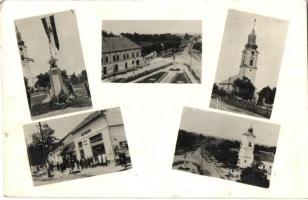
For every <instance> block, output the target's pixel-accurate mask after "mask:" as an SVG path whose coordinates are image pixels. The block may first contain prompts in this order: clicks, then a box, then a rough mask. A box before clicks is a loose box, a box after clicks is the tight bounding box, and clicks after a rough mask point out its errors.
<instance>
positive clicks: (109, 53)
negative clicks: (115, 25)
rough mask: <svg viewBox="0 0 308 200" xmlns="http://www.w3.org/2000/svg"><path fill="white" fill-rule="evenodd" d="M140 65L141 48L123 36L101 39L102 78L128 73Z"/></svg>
mask: <svg viewBox="0 0 308 200" xmlns="http://www.w3.org/2000/svg"><path fill="white" fill-rule="evenodd" d="M141 64H142V57H141V46H139V45H138V44H136V43H134V42H133V41H131V40H129V39H128V38H126V37H123V36H119V37H103V40H102V78H106V77H109V76H112V75H116V74H118V73H121V72H125V71H128V70H129V69H133V68H134V67H137V66H139V65H141Z"/></svg>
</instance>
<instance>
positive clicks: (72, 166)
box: [70, 159, 75, 174]
mask: <svg viewBox="0 0 308 200" xmlns="http://www.w3.org/2000/svg"><path fill="white" fill-rule="evenodd" d="M74 168H75V163H74V161H73V159H71V160H70V174H72V173H73V172H74Z"/></svg>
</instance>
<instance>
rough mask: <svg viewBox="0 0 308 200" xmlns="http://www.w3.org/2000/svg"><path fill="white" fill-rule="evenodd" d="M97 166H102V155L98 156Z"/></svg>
mask: <svg viewBox="0 0 308 200" xmlns="http://www.w3.org/2000/svg"><path fill="white" fill-rule="evenodd" d="M97 158H98V165H102V155H101V154H98V157H97Z"/></svg>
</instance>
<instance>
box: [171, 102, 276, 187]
mask: <svg viewBox="0 0 308 200" xmlns="http://www.w3.org/2000/svg"><path fill="white" fill-rule="evenodd" d="M279 129H280V126H279V125H276V124H269V123H265V122H260V121H255V120H251V119H245V118H239V117H233V116H229V115H224V114H219V113H215V112H206V111H202V110H198V109H193V108H186V107H185V108H184V110H183V113H182V119H181V124H180V130H179V133H178V138H177V143H176V148H175V155H174V160H173V165H172V166H173V169H177V170H182V171H186V172H190V173H194V174H199V175H204V176H211V177H216V178H221V179H226V180H230V181H236V182H239V183H244V184H249V185H254V186H258V187H263V188H268V187H269V186H270V178H271V174H272V169H273V163H274V157H275V153H276V145H277V140H278V134H279Z"/></svg>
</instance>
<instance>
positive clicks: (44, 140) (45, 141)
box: [31, 122, 59, 162]
mask: <svg viewBox="0 0 308 200" xmlns="http://www.w3.org/2000/svg"><path fill="white" fill-rule="evenodd" d="M38 126H39V131H38V132H36V133H33V134H32V144H31V145H32V146H33V147H32V148H33V149H37V150H41V152H42V153H43V156H44V161H45V162H46V160H47V156H48V155H49V153H50V152H51V151H52V150H54V149H55V147H57V145H59V144H58V140H59V139H58V138H57V137H55V136H54V129H52V128H50V127H49V126H48V124H41V123H40V122H39V124H38Z"/></svg>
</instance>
